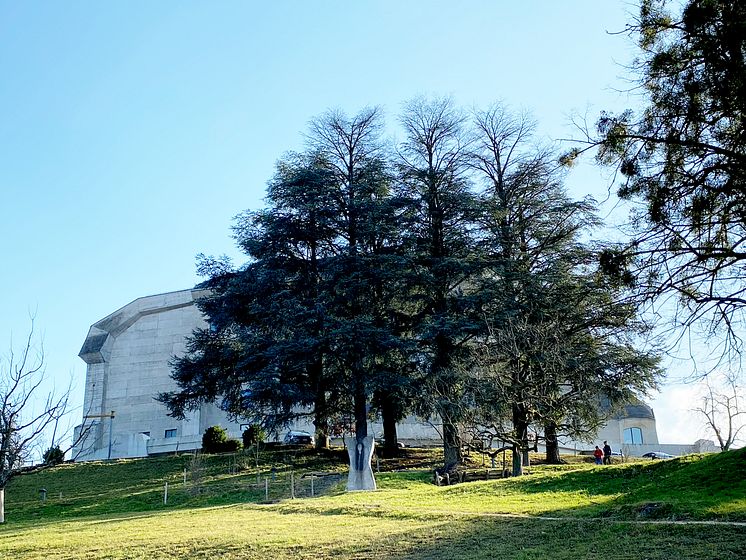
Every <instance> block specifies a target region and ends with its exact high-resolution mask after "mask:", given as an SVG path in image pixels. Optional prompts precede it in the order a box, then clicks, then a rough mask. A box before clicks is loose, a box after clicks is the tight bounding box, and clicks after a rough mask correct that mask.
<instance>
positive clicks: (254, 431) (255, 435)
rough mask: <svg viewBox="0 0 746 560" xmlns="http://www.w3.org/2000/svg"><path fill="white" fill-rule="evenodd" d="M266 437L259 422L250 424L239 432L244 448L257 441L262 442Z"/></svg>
mask: <svg viewBox="0 0 746 560" xmlns="http://www.w3.org/2000/svg"><path fill="white" fill-rule="evenodd" d="M266 437H267V434H266V432H265V431H264V429H263V428H262V427H261V426H260V425H259V424H251V426H249V427H248V428H246V429H245V430H244V431H243V434H241V439H242V440H243V446H244V448H249V447H251V446H252V445H256V444H257V443H264V439H265V438H266Z"/></svg>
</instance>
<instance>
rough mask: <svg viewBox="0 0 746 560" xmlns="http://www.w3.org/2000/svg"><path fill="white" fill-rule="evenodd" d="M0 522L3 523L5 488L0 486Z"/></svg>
mask: <svg viewBox="0 0 746 560" xmlns="http://www.w3.org/2000/svg"><path fill="white" fill-rule="evenodd" d="M0 523H5V488H0Z"/></svg>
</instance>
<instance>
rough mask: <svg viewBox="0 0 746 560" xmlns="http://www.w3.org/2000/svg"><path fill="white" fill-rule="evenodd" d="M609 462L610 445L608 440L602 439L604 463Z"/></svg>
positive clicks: (607, 463) (608, 463)
mask: <svg viewBox="0 0 746 560" xmlns="http://www.w3.org/2000/svg"><path fill="white" fill-rule="evenodd" d="M610 464H611V446H610V445H609V442H608V441H606V440H604V465H610Z"/></svg>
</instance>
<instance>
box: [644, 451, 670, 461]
mask: <svg viewBox="0 0 746 560" xmlns="http://www.w3.org/2000/svg"><path fill="white" fill-rule="evenodd" d="M643 457H644V458H645V459H674V458H675V457H676V455H671V454H670V453H663V451H651V452H650V453H645V454H644V455H643Z"/></svg>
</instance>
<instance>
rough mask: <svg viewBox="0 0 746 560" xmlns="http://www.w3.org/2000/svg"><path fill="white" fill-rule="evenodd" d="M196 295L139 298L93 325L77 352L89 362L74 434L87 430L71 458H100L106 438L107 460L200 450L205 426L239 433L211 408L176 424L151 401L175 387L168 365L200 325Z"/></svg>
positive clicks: (189, 292) (188, 292) (181, 293)
mask: <svg viewBox="0 0 746 560" xmlns="http://www.w3.org/2000/svg"><path fill="white" fill-rule="evenodd" d="M199 296H200V292H198V291H196V290H183V291H179V292H171V293H168V294H160V295H155V296H149V297H144V298H140V299H137V300H135V301H133V302H132V303H130V304H128V305H126V306H125V307H123V308H122V309H119V310H118V311H116V312H114V313H112V314H111V315H109V316H108V317H106V318H104V319H102V320H101V321H98V322H97V323H95V324H94V325H93V326H92V327H91V329H90V331H89V334H88V337H87V338H86V341H85V342H84V344H83V348H82V349H81V352H80V357H81V358H82V359H83V360H85V361H86V362H87V364H88V369H87V373H86V385H85V387H86V394H85V398H84V410H85V416H88V417H89V418H88V419H87V422H86V421H84V423H83V424H81V427H79V428H78V433H80V431H81V429H83V428H82V427H83V426H85V425H86V423H91V424H92V426H93V427H92V429H91V430H90V431H89V433H88V436H87V437H86V439H85V441H84V442H82V443H81V445H79V446H78V447H77V448H76V449H74V450H73V457H76V458H77V459H106V458H107V457H109V438H110V434H111V457H138V456H144V455H147V454H152V453H153V452H161V451H174V450H176V449H182V450H186V449H195V448H199V447H200V446H201V437H202V433H203V432H204V430H205V428H206V427H207V426H204V425H203V424H207V425H214V424H216V423H220V424H222V425H223V426H225V427H226V428H229V431H230V432H231V435H232V436H234V437H236V436H238V435H240V431H239V427H238V425H237V424H235V423H233V422H230V421H229V420H228V418H227V417H226V415H225V414H224V413H222V412H221V411H220V410H218V409H217V407H215V406H214V405H206V406H204V407H202V409H201V410H199V411H196V412H194V413H191V414H190V415H189V416H188V417H187V418H186V419H185V420H176V419H174V418H171V417H170V416H168V410H167V409H166V407H165V406H164V405H162V404H161V403H159V402H157V401H156V400H155V397H156V396H157V395H158V393H161V392H168V391H173V390H175V389H176V384H175V382H174V381H173V380H172V379H171V378H170V375H171V368H170V366H169V362H170V360H171V359H172V357H173V356H178V355H182V354H183V353H184V352H185V350H186V346H185V345H186V339H185V337H186V336H187V335H188V334H190V333H191V332H192V330H193V329H195V328H197V327H200V326H203V325H204V324H205V323H204V320H203V318H202V315H201V313H200V311H199V309H197V307H196V306H195V305H194V301H195V299H196V298H197V297H199ZM112 411H113V412H114V417H113V418H109V417H108V416H109V415H110V414H111V412H112ZM203 418H204V420H203ZM216 420H219V421H216ZM169 430H175V437H166V436H167V435H171V434H173V433H174V432H169Z"/></svg>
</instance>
